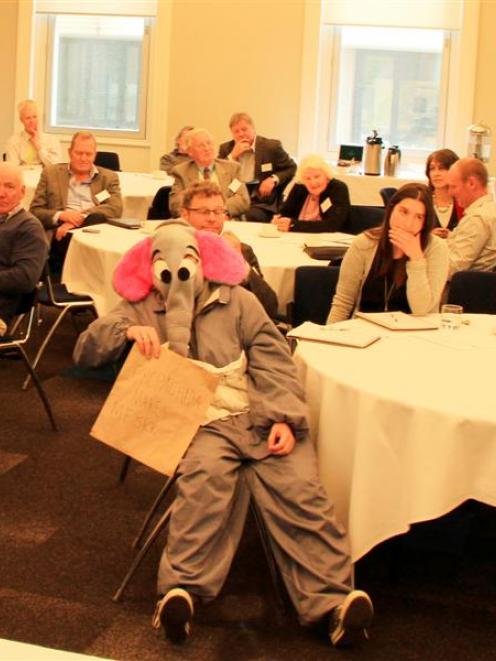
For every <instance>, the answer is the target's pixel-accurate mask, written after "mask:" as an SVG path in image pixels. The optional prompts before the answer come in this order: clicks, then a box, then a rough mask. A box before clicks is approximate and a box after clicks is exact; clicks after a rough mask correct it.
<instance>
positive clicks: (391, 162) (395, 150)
mask: <svg viewBox="0 0 496 661" xmlns="http://www.w3.org/2000/svg"><path fill="white" fill-rule="evenodd" d="M400 161H401V149H400V148H399V147H398V145H391V147H389V149H388V150H387V152H386V158H385V159H384V174H385V175H386V177H395V176H396V174H397V172H398V169H399V167H400Z"/></svg>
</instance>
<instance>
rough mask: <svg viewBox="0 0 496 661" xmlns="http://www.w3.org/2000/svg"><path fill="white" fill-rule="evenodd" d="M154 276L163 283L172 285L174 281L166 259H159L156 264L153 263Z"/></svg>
mask: <svg viewBox="0 0 496 661" xmlns="http://www.w3.org/2000/svg"><path fill="white" fill-rule="evenodd" d="M153 275H154V276H155V277H156V278H157V279H158V280H162V282H163V283H165V284H166V285H168V284H169V283H170V281H171V280H172V273H171V271H170V269H169V267H168V265H167V262H166V261H165V259H157V260H156V261H155V262H153Z"/></svg>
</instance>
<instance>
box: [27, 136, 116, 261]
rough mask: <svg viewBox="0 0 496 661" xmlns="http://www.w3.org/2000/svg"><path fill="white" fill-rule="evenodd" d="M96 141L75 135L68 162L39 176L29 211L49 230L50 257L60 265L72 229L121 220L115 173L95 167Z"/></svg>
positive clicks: (92, 138)
mask: <svg viewBox="0 0 496 661" xmlns="http://www.w3.org/2000/svg"><path fill="white" fill-rule="evenodd" d="M95 157H96V140H95V138H94V136H93V135H92V134H91V133H83V132H78V133H75V134H74V135H73V137H72V141H71V145H70V147H69V163H57V164H56V165H51V166H49V167H46V168H45V169H44V170H43V172H42V173H41V177H40V180H39V182H38V186H37V187H36V191H35V193H34V197H33V201H32V202H31V207H30V209H29V210H30V211H31V213H32V214H33V215H35V216H36V217H37V218H38V219H39V220H41V222H42V223H43V226H44V227H45V229H47V230H52V233H53V234H54V236H53V241H52V248H51V252H52V256H53V255H57V259H56V261H57V262H59V263H58V264H57V266H61V263H62V261H63V259H64V257H65V253H66V252H67V248H68V245H69V239H70V234H68V232H69V231H70V230H72V229H75V228H78V227H82V226H83V225H91V224H94V223H96V222H98V223H101V222H102V221H105V220H108V219H109V218H120V216H121V214H122V197H121V190H120V184H119V177H118V175H117V174H116V173H115V172H112V171H111V170H106V169H105V168H100V167H96V166H95Z"/></svg>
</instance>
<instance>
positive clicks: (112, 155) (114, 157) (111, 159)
mask: <svg viewBox="0 0 496 661" xmlns="http://www.w3.org/2000/svg"><path fill="white" fill-rule="evenodd" d="M95 165H99V166H100V167H102V168H107V170H114V171H115V172H120V170H121V163H120V160H119V154H118V153H117V152H115V151H97V152H96V157H95Z"/></svg>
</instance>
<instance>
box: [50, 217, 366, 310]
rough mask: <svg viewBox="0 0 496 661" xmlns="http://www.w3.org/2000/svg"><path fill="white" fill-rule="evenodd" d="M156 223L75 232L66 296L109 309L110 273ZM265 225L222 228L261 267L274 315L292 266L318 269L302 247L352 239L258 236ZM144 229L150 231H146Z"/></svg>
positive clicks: (288, 292)
mask: <svg viewBox="0 0 496 661" xmlns="http://www.w3.org/2000/svg"><path fill="white" fill-rule="evenodd" d="M158 224H159V221H147V223H146V226H145V228H144V229H143V230H127V229H122V228H119V227H115V226H113V225H109V224H102V225H98V226H97V228H98V229H99V232H98V233H96V234H93V233H90V232H85V231H84V230H76V231H74V232H73V233H72V240H71V243H70V245H69V250H68V252H67V256H66V258H65V262H64V270H63V274H62V281H63V282H64V284H65V285H66V286H67V288H68V289H69V291H71V292H75V293H84V294H89V295H90V296H91V297H92V298H93V300H94V301H95V305H96V309H97V311H98V314H99V315H103V314H105V313H106V312H108V311H109V310H111V309H112V308H113V307H114V306H115V305H116V304H117V303H118V302H119V296H118V295H117V294H116V292H115V291H114V289H113V287H112V274H113V272H114V269H115V266H116V264H117V262H118V261H119V259H120V258H121V257H122V255H123V254H124V253H125V252H126V250H129V248H131V247H132V246H134V245H135V244H136V243H138V241H141V240H143V239H145V238H146V237H147V236H151V233H152V230H151V229H150V228H152V227H154V226H156V225H158ZM266 227H267V226H266V224H265V223H245V222H240V221H229V222H226V223H225V224H224V229H225V230H229V231H231V232H233V233H234V234H236V235H237V236H238V237H239V239H240V240H241V241H243V242H245V243H248V244H249V245H251V247H252V248H253V250H254V251H255V254H256V256H257V258H258V261H259V263H260V267H261V269H262V271H263V274H264V277H265V279H266V280H267V282H268V283H269V284H270V285H271V287H272V288H273V289H274V291H275V292H276V294H277V297H278V300H279V310H280V311H281V312H283V313H284V312H286V306H287V304H288V303H289V301H291V300H292V297H293V291H294V270H295V268H296V267H297V266H305V265H320V266H322V264H325V263H326V262H322V261H318V260H315V259H312V258H311V257H309V256H308V255H307V254H306V253H305V252H303V246H304V244H305V242H314V243H319V244H328V245H335V244H338V245H342V244H343V243H348V244H349V242H351V241H352V240H353V238H354V237H353V236H351V235H348V234H342V233H340V232H333V233H322V234H319V235H313V236H312V235H308V234H302V233H297V232H286V233H279V235H278V237H277V238H267V237H263V236H261V234H262V233H263V231H264V228H266ZM148 230H149V231H148Z"/></svg>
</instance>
